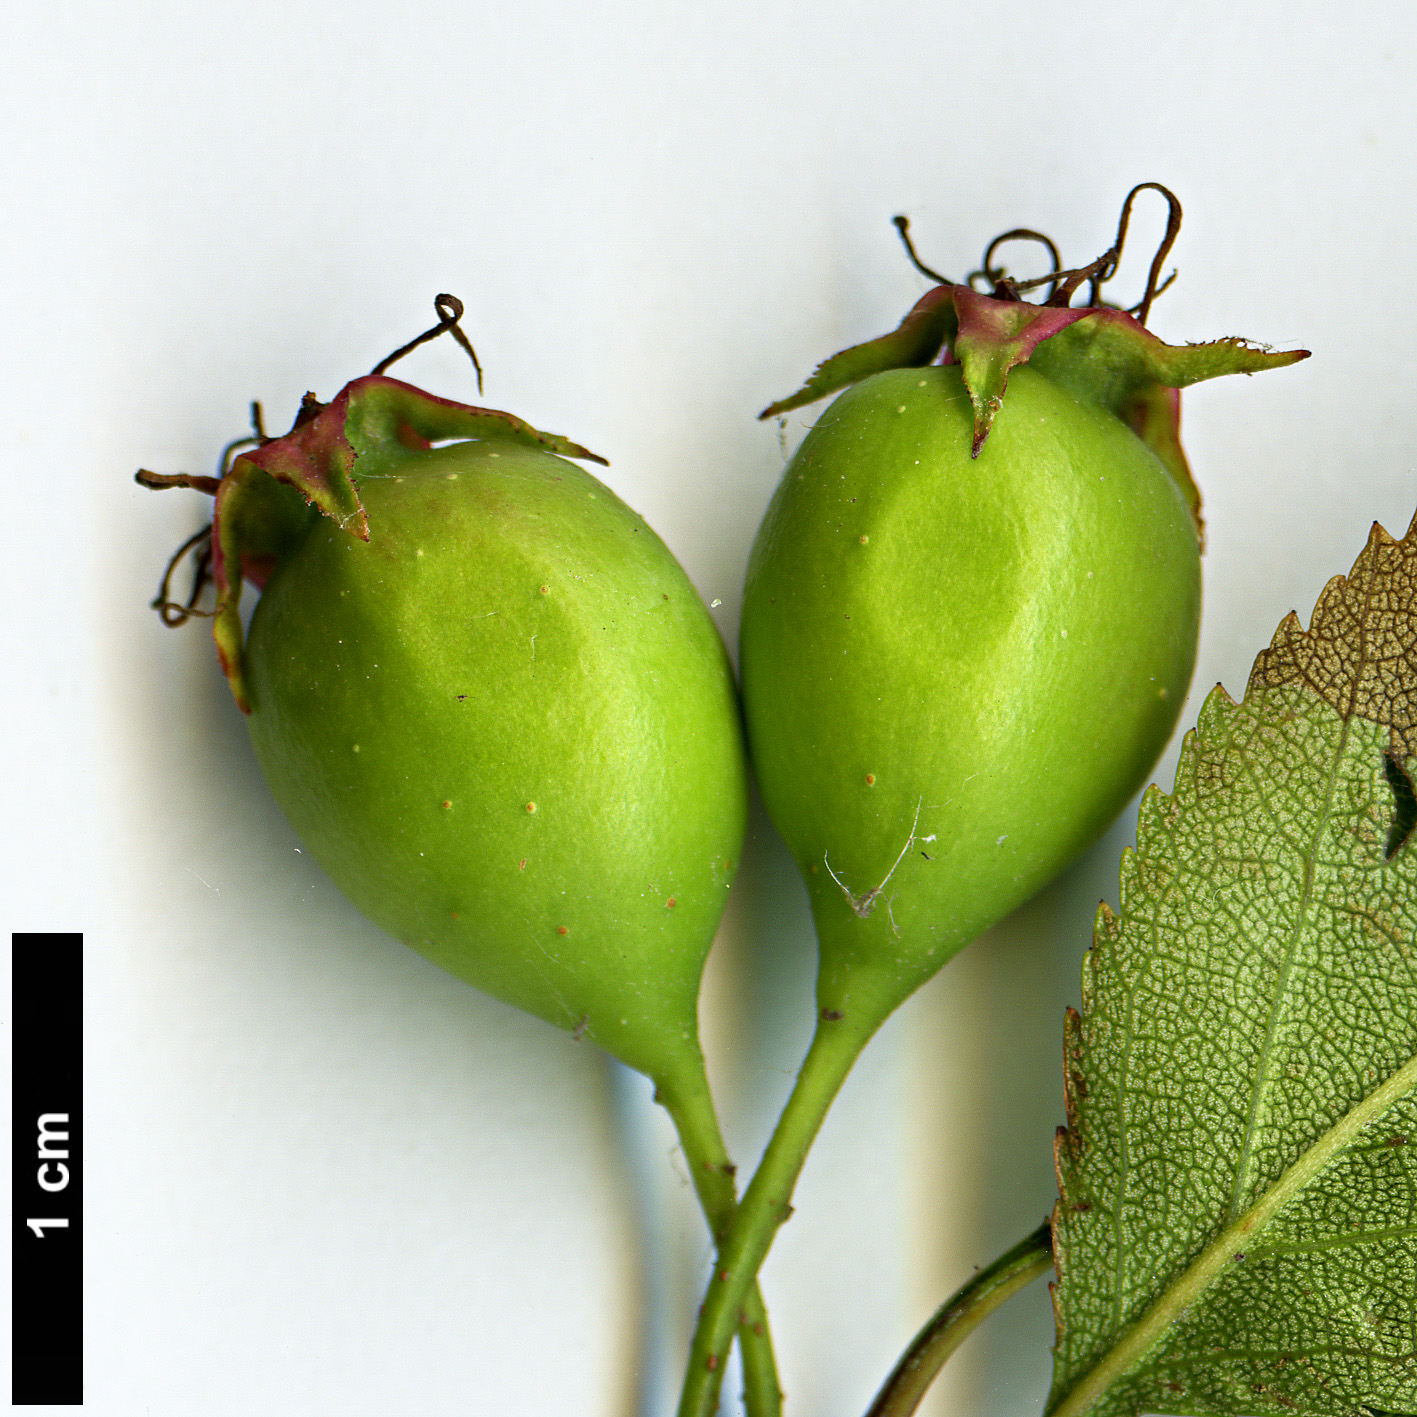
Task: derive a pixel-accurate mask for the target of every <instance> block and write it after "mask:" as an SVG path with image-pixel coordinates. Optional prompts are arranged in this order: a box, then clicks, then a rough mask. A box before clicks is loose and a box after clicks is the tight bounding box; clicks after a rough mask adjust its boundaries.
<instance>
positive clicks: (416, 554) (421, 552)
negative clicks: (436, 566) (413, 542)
mask: <svg viewBox="0 0 1417 1417" xmlns="http://www.w3.org/2000/svg"><path fill="white" fill-rule="evenodd" d="M413 554H414V555H415V556H421V555H423V548H422V547H421V546H420V547H419V548H418V550H417V551H415V552H414V553H413Z"/></svg>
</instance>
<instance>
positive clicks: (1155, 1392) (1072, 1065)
mask: <svg viewBox="0 0 1417 1417" xmlns="http://www.w3.org/2000/svg"><path fill="white" fill-rule="evenodd" d="M1415 750H1417V519H1414V521H1413V524H1412V527H1411V528H1409V530H1408V533H1407V536H1406V537H1405V538H1404V539H1403V540H1402V541H1400V542H1397V541H1394V540H1393V539H1392V538H1391V537H1389V536H1388V535H1387V534H1386V533H1385V532H1384V531H1383V530H1382V529H1381V528H1380V527H1376V526H1375V527H1374V529H1373V534H1372V536H1371V538H1370V539H1369V542H1368V545H1367V547H1366V548H1365V549H1364V551H1363V553H1362V555H1361V556H1359V558H1358V561H1357V562H1356V563H1355V565H1354V568H1353V571H1352V572H1351V574H1350V575H1349V576H1348V577H1347V578H1346V579H1345V578H1343V577H1336V578H1335V579H1334V580H1333V581H1332V582H1330V584H1329V586H1328V588H1327V589H1326V590H1325V592H1324V594H1323V596H1322V598H1321V599H1320V601H1319V604H1318V606H1317V608H1316V609H1315V612H1314V615H1313V619H1312V623H1311V626H1310V628H1309V629H1308V630H1307V631H1305V630H1304V629H1303V628H1302V627H1301V626H1300V624H1299V622H1298V620H1297V619H1296V618H1295V617H1294V616H1292V615H1291V616H1290V617H1289V618H1288V619H1287V620H1286V621H1285V622H1284V623H1283V624H1282V625H1281V626H1280V628H1279V631H1278V633H1277V634H1276V635H1275V638H1274V641H1273V643H1272V644H1271V646H1270V648H1269V649H1268V650H1267V651H1265V653H1263V654H1261V655H1260V657H1259V658H1258V659H1257V660H1256V662H1255V668H1254V672H1253V674H1252V675H1251V678H1250V684H1249V687H1248V689H1247V691H1246V694H1245V698H1244V701H1243V702H1242V703H1238V704H1237V703H1235V702H1234V701H1233V700H1231V699H1230V698H1229V697H1228V696H1227V695H1226V694H1225V692H1224V691H1223V690H1222V689H1219V688H1217V689H1216V690H1215V692H1214V693H1212V694H1211V696H1210V698H1209V699H1208V700H1207V702H1206V705H1205V707H1204V709H1203V710H1202V713H1201V717H1200V722H1199V725H1198V727H1197V729H1196V731H1195V732H1194V733H1193V734H1191V735H1190V736H1189V737H1188V739H1187V742H1186V746H1185V749H1184V751H1183V753H1182V757H1181V763H1180V766H1179V768H1178V770H1177V775H1176V787H1175V790H1174V792H1173V793H1172V795H1171V796H1169V797H1168V796H1165V795H1163V794H1162V793H1161V792H1159V791H1158V790H1157V789H1155V788H1153V789H1152V790H1151V791H1150V792H1149V793H1148V794H1147V796H1146V798H1145V799H1144V801H1143V803H1142V809H1141V814H1140V821H1139V824H1138V831H1137V849H1136V851H1135V852H1134V853H1133V852H1129V853H1128V854H1127V855H1126V857H1125V858H1124V860H1123V866H1122V897H1121V909H1120V911H1119V913H1118V914H1116V915H1113V914H1112V913H1111V912H1110V911H1109V910H1108V909H1107V908H1106V907H1105V906H1104V907H1103V909H1102V911H1101V912H1100V913H1099V918H1098V926H1097V933H1096V938H1095V944H1094V949H1093V952H1092V954H1091V955H1090V957H1089V959H1088V962H1087V965H1086V967H1085V970H1084V976H1083V1010H1082V1013H1081V1015H1078V1014H1070V1016H1069V1018H1068V1022H1067V1029H1066V1042H1065V1055H1066V1093H1067V1108H1068V1126H1067V1128H1066V1129H1065V1130H1063V1131H1061V1132H1060V1133H1059V1138H1058V1144H1057V1149H1056V1159H1057V1169H1058V1180H1059V1191H1060V1197H1061V1198H1060V1200H1059V1203H1058V1206H1057V1209H1056V1210H1055V1212H1054V1219H1053V1227H1054V1247H1055V1254H1056V1260H1057V1267H1058V1276H1059V1277H1058V1285H1057V1288H1056V1291H1055V1295H1054V1306H1055V1312H1056V1316H1057V1322H1058V1341H1057V1346H1056V1348H1055V1350H1054V1383H1053V1390H1052V1393H1051V1395H1050V1398H1049V1403H1048V1411H1049V1413H1050V1414H1052V1417H1077V1414H1079V1413H1082V1412H1089V1411H1090V1412H1093V1413H1098V1414H1106V1417H1134V1414H1139V1413H1143V1412H1156V1413H1178V1414H1180V1413H1185V1414H1189V1413H1215V1414H1269V1413H1274V1414H1288V1417H1293V1414H1297V1413H1308V1414H1315V1415H1316V1417H1317V1414H1335V1417H1336V1414H1351V1417H1360V1414H1362V1413H1365V1412H1379V1411H1382V1412H1403V1413H1411V1412H1413V1411H1417V846H1415V845H1414V842H1413V840H1412V838H1411V837H1404V838H1402V839H1400V840H1399V833H1398V832H1397V831H1396V830H1395V828H1396V827H1398V826H1400V825H1401V820H1402V818H1403V815H1404V813H1405V814H1407V815H1408V816H1409V817H1410V815H1411V810H1412V808H1411V797H1410V790H1411V789H1410V782H1411V773H1412V768H1413V753H1414V751H1415ZM1403 783H1406V784H1407V791H1408V794H1409V795H1408V796H1407V798H1406V799H1404V796H1403V792H1402V790H1401V784H1403ZM1408 825H1409V826H1410V822H1409V823H1408Z"/></svg>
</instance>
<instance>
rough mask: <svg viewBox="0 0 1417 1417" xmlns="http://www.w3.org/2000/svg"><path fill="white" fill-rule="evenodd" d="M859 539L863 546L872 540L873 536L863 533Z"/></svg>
mask: <svg viewBox="0 0 1417 1417" xmlns="http://www.w3.org/2000/svg"><path fill="white" fill-rule="evenodd" d="M858 540H859V541H860V543H861V545H862V546H865V545H866V544H867V543H868V542H869V541H870V540H871V538H870V537H869V536H866V535H864V534H863V535H862V536H860V537H859V538H858Z"/></svg>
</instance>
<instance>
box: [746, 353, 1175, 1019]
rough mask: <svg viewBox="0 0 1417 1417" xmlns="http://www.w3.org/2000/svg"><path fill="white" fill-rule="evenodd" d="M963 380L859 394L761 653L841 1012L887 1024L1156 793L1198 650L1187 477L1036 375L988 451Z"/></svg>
mask: <svg viewBox="0 0 1417 1417" xmlns="http://www.w3.org/2000/svg"><path fill="white" fill-rule="evenodd" d="M973 438H974V416H973V411H972V408H971V403H970V398H969V394H968V392H967V390H966V389H965V386H964V382H963V379H962V377H961V374H960V370H959V368H958V366H949V367H944V368H940V367H931V368H923V369H899V370H894V371H890V372H887V373H881V374H876V375H874V376H872V377H870V378H867V379H866V380H864V381H863V382H861V383H859V384H857V385H855V386H854V387H853V388H851V389H849V390H848V391H847V392H846V393H845V394H843V395H842V396H841V397H840V398H838V399H837V400H836V401H835V402H834V403H833V404H832V405H831V406H830V407H829V408H828V409H827V410H826V412H825V413H824V414H823V415H822V416H821V417H820V419H818V421H817V422H816V424H815V426H814V427H813V428H812V430H811V431H810V432H809V433H808V434H807V436H806V438H805V439H804V440H803V442H802V444H801V446H800V448H799V449H798V451H797V453H796V455H795V456H794V457H793V459H792V460H791V462H790V463H789V464H788V467H787V470H786V472H785V473H784V476H783V479H782V483H781V485H780V486H779V488H778V490H777V493H776V495H775V496H774V498H773V501H772V504H771V506H770V507H769V510H768V513H767V516H766V518H765V519H764V522H763V525H762V528H761V530H760V531H759V534H758V539H757V542H756V544H755V546H754V548H753V554H752V559H751V562H750V565H749V569H748V577H747V588H746V591H745V595H744V608H743V627H742V645H741V660H742V674H743V692H744V702H745V707H746V713H747V721H748V732H749V740H750V743H751V745H752V753H753V759H754V764H755V767H756V770H757V774H758V779H759V782H760V784H761V787H762V792H763V798H764V801H765V803H766V804H767V807H768V811H769V813H770V814H771V816H772V818H773V820H774V822H775V823H776V824H777V827H778V829H779V831H780V832H781V833H782V835H783V836H784V838H785V839H786V841H787V843H788V845H789V846H790V847H791V849H792V851H793V854H794V855H795V857H796V858H797V861H798V864H799V866H800V867H801V869H802V871H803V873H804V876H805V878H806V880H807V883H808V889H809V892H810V894H811V898H812V905H813V910H814V913H815V915H816V917H817V920H818V925H819V933H820V940H821V949H822V964H821V974H820V981H819V996H820V998H819V1002H820V1004H821V1006H822V1008H823V1009H824V1010H828V1011H834V1012H844V1011H846V1010H848V1009H850V1010H853V1011H860V1010H861V1009H863V1008H864V1009H865V1010H866V1012H867V1013H868V1014H869V1015H871V1016H873V1017H875V1016H884V1013H886V1012H889V1010H890V1009H891V1008H893V1007H894V1006H895V1005H896V1004H897V1003H899V1002H900V1000H901V999H903V998H904V997H905V996H906V995H907V994H909V993H910V992H912V991H913V989H914V988H916V987H917V986H918V985H919V984H920V983H921V982H923V980H924V979H926V978H928V977H929V976H930V975H931V974H933V973H934V972H935V971H936V970H937V969H938V968H939V967H940V966H941V965H942V964H943V963H944V962H945V961H946V960H948V959H949V958H950V957H951V956H952V955H953V954H955V953H956V952H957V951H958V950H959V949H960V948H961V947H962V946H963V945H964V944H966V943H967V942H968V941H969V940H971V939H972V938H974V936H976V935H977V934H979V933H980V931H982V930H983V929H985V928H987V927H988V926H989V925H991V924H992V923H994V922H995V921H997V920H998V919H1000V918H1001V917H1002V916H1003V915H1004V914H1006V913H1007V912H1008V911H1010V910H1011V909H1013V908H1014V907H1015V906H1016V905H1018V904H1020V903H1021V902H1022V901H1023V900H1025V899H1027V897H1028V896H1029V895H1031V894H1032V893H1033V892H1034V891H1036V890H1037V889H1038V888H1039V887H1040V886H1041V885H1042V884H1043V883H1044V882H1045V881H1047V880H1048V879H1049V878H1051V877H1052V876H1053V875H1055V874H1056V873H1057V872H1058V871H1059V870H1060V869H1062V867H1063V866H1065V865H1066V864H1067V863H1068V862H1069V861H1070V860H1071V859H1072V858H1073V857H1074V856H1076V855H1077V854H1078V853H1079V852H1080V851H1081V850H1083V849H1084V848H1085V847H1086V846H1087V845H1088V844H1089V843H1090V842H1091V841H1092V840H1093V839H1094V838H1095V837H1096V836H1097V835H1098V833H1099V832H1101V831H1102V829H1103V828H1104V827H1105V826H1106V825H1107V824H1108V823H1109V822H1110V821H1111V820H1112V818H1113V817H1114V816H1115V815H1116V814H1117V812H1118V811H1119V810H1120V809H1121V807H1122V806H1123V805H1124V804H1125V802H1126V801H1127V799H1128V798H1129V797H1130V796H1131V794H1132V793H1133V792H1135V791H1136V789H1137V788H1138V787H1139V786H1140V785H1141V782H1142V780H1143V778H1144V776H1145V774H1146V773H1147V772H1148V771H1149V770H1150V768H1151V766H1152V764H1153V763H1154V762H1155V759H1156V756H1157V754H1158V753H1159V752H1160V751H1161V749H1162V747H1163V746H1164V745H1165V743H1166V741H1167V739H1168V738H1169V736H1170V734H1171V731H1172V728H1173V727H1174V725H1175V721H1176V716H1177V714H1178V712H1179V711H1180V707H1181V704H1182V701H1183V700H1184V698H1185V693H1186V688H1187V685H1188V684H1189V682H1190V677H1191V670H1192V667H1193V664H1194V660H1195V648H1196V634H1197V628H1198V622H1199V613H1200V566H1199V553H1198V545H1197V540H1196V533H1195V528H1194V524H1193V521H1192V518H1191V514H1190V511H1189V509H1188V507H1187V505H1186V502H1185V499H1184V497H1183V496H1182V494H1181V491H1180V489H1179V488H1178V486H1177V484H1176V482H1175V481H1174V480H1173V479H1172V477H1171V476H1170V475H1169V474H1168V473H1167V470H1166V469H1165V468H1164V467H1163V466H1162V464H1161V463H1160V461H1159V460H1158V459H1157V457H1156V456H1155V455H1154V454H1153V453H1152V452H1151V450H1150V449H1149V448H1147V447H1146V445H1145V444H1143V443H1142V442H1141V441H1140V439H1138V438H1137V437H1136V436H1135V435H1134V434H1133V433H1132V432H1131V431H1130V430H1129V429H1128V428H1126V427H1125V426H1124V425H1123V424H1122V423H1120V422H1119V421H1118V420H1117V419H1116V418H1114V417H1113V416H1112V415H1111V414H1109V413H1107V412H1105V411H1103V410H1101V409H1098V408H1096V407H1093V406H1088V405H1085V404H1081V403H1079V401H1078V400H1077V399H1075V398H1074V397H1072V396H1071V395H1070V394H1068V393H1066V392H1064V391H1063V390H1062V389H1060V388H1059V387H1057V386H1056V385H1055V384H1053V383H1051V382H1050V381H1049V380H1047V379H1045V378H1044V377H1042V376H1041V375H1040V374H1037V373H1035V372H1034V371H1033V370H1031V369H1029V368H1027V367H1025V368H1021V369H1018V370H1016V371H1014V373H1013V375H1012V377H1011V379H1010V381H1009V391H1008V398H1007V401H1006V403H1005V405H1004V407H1003V408H1002V410H1000V411H999V413H998V414H997V417H996V419H995V422H994V424H993V430H992V432H991V433H990V435H989V438H988V441H987V443H986V444H985V445H984V447H983V449H982V450H981V452H980V453H979V455H978V457H971V447H972V443H973Z"/></svg>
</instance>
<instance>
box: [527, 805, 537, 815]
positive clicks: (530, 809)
mask: <svg viewBox="0 0 1417 1417" xmlns="http://www.w3.org/2000/svg"><path fill="white" fill-rule="evenodd" d="M526 810H527V815H528V816H530V815H531V813H533V812H534V811H536V803H535V802H528V803H527V804H526Z"/></svg>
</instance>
